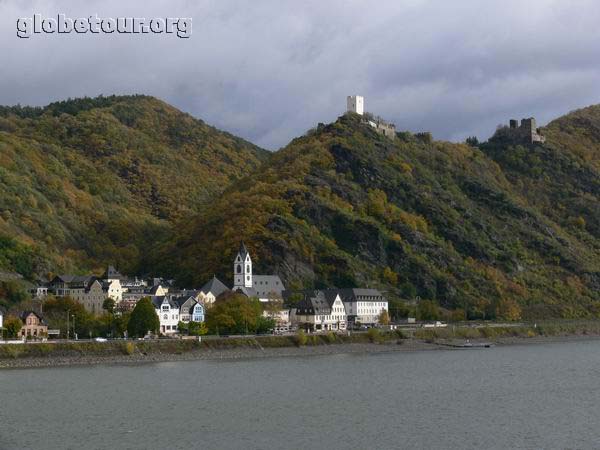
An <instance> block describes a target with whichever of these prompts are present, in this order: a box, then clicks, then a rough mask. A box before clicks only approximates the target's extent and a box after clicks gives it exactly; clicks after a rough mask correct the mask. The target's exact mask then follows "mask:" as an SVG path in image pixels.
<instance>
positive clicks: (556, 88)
mask: <svg viewBox="0 0 600 450" xmlns="http://www.w3.org/2000/svg"><path fill="white" fill-rule="evenodd" d="M34 13H41V14H43V15H45V16H56V15H57V14H58V13H65V14H66V15H67V16H70V17H85V16H89V15H92V14H95V13H97V14H98V15H99V16H100V17H123V16H126V17H128V16H135V17H147V18H152V17H192V18H193V34H192V36H191V38H190V39H179V38H177V37H175V36H174V35H143V36H131V35H122V36H117V35H114V36H113V35H111V36H108V35H61V36H59V35H49V36H44V35H35V36H32V37H31V38H30V39H19V38H17V36H16V19H17V18H18V17H30V16H32V15H33V14H34ZM598 23H600V4H598V3H597V2H595V1H587V0H581V1H578V2H577V7H576V8H575V7H573V4H572V3H567V2H562V1H549V0H533V1H528V2H527V3H526V4H524V2H522V1H516V0H505V1H493V2H492V1H489V2H481V1H479V0H477V1H475V0H455V1H452V2H441V1H435V0H431V1H425V0H422V1H420V0H411V1H383V0H382V1H379V2H376V3H372V2H364V1H342V0H331V1H329V2H323V1H316V0H310V1H295V2H292V1H280V0H279V1H276V0H269V1H267V0H259V1H256V2H247V1H241V0H240V1H233V0H222V1H209V0H204V1H198V2H192V1H185V0H175V1H171V2H163V1H159V0H150V1H130V2H122V1H117V0H107V1H90V2H85V4H84V3H83V2H76V1H74V0H67V1H58V0H55V1H52V0H31V1H26V2H18V1H16V0H1V1H0V55H2V59H3V60H4V61H2V64H0V103H1V104H15V103H21V104H33V105H43V104H46V103H48V102H51V101H54V100H60V99H64V98H67V97H76V96H83V95H88V96H94V95H98V94H101V93H102V94H112V93H117V94H124V93H134V92H135V93H145V94H149V95H155V96H157V97H159V98H162V99H164V100H165V101H167V102H169V103H172V104H173V105H175V106H177V107H179V108H180V109H182V110H184V111H187V112H189V113H191V114H193V115H194V116H197V117H199V118H202V119H203V120H206V121H207V122H208V123H211V124H213V125H215V126H217V127H219V128H222V129H225V130H228V131H230V132H233V133H235V134H238V135H240V136H242V137H245V138H247V139H249V140H251V141H253V142H255V143H257V144H259V145H262V146H264V147H267V148H271V149H276V148H278V147H280V146H283V145H285V144H286V143H287V142H288V141H289V140H290V139H292V138H293V137H295V136H297V135H299V134H301V133H303V132H304V131H306V130H307V129H309V128H311V127H313V126H314V125H315V124H316V123H317V122H329V121H332V120H335V118H336V117H337V116H338V115H340V114H341V113H342V112H343V110H344V106H345V96H346V95H348V94H353V93H358V94H362V95H364V96H365V97H366V106H367V109H368V110H370V111H372V112H375V113H377V114H380V115H382V116H384V117H386V118H388V119H390V120H392V121H394V122H396V124H397V126H398V128H399V129H408V130H413V131H419V130H430V131H432V132H433V133H434V135H435V136H436V137H437V138H442V139H451V140H462V139H464V138H465V137H466V136H468V135H478V136H479V137H480V138H486V137H488V136H489V135H490V134H491V133H492V132H493V130H494V128H495V126H496V125H497V124H499V123H503V122H506V121H507V120H508V119H509V118H510V117H518V118H520V117H524V116H529V115H535V116H536V117H538V120H539V121H540V122H541V123H544V122H546V121H548V120H551V119H552V118H554V117H556V116H558V115H560V114H563V113H565V112H567V111H569V110H571V109H574V108H576V107H582V106H586V105H588V104H592V103H597V102H600V59H599V58H598V57H597V55H598V51H599V50H600V27H598V25H597V24H598Z"/></svg>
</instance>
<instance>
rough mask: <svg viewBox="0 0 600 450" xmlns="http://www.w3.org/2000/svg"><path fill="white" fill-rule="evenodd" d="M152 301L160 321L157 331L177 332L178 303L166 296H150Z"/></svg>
mask: <svg viewBox="0 0 600 450" xmlns="http://www.w3.org/2000/svg"><path fill="white" fill-rule="evenodd" d="M152 303H153V304H154V309H155V310H156V314H157V315H158V319H159V321H160V327H159V331H160V332H161V333H162V334H174V333H177V324H178V323H179V305H178V304H177V303H175V302H174V301H173V300H171V299H170V298H169V297H167V296H160V297H157V296H155V297H152Z"/></svg>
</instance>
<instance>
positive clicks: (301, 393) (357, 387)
mask: <svg viewBox="0 0 600 450" xmlns="http://www.w3.org/2000/svg"><path fill="white" fill-rule="evenodd" d="M195 448H202V449H230V448H234V449H270V448H277V449H279V448H285V449H302V448H315V449H321V448H322V449H325V448H327V449H334V448H357V449H393V448H428V449H434V448H435V449H438V448H439V449H447V448H460V449H470V448H473V449H488V448H531V449H538V448H600V341H594V340H590V341H579V342H565V343H548V344H536V345H515V346H507V347H495V348H491V349H470V350H448V351H419V352H394V353H384V354H372V355H368V354H361V355H357V354H349V355H333V356H316V357H297V358H293V357H291V358H273V359H266V358H265V359H248V360H235V361H231V360H230V361H191V362H190V361H188V362H174V363H157V364H141V365H114V366H87V367H67V368H47V369H27V370H0V449H195Z"/></svg>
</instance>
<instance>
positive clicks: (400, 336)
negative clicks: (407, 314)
mask: <svg viewBox="0 0 600 450" xmlns="http://www.w3.org/2000/svg"><path fill="white" fill-rule="evenodd" d="M394 333H395V334H396V337H398V339H406V338H407V337H408V336H406V334H404V332H403V331H402V330H401V329H399V328H398V329H396V330H394Z"/></svg>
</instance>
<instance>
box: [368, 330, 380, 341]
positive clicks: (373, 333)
mask: <svg viewBox="0 0 600 450" xmlns="http://www.w3.org/2000/svg"><path fill="white" fill-rule="evenodd" d="M367 336H368V337H369V341H371V342H380V341H381V333H380V332H379V330H378V329H377V328H369V330H368V331H367Z"/></svg>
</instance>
